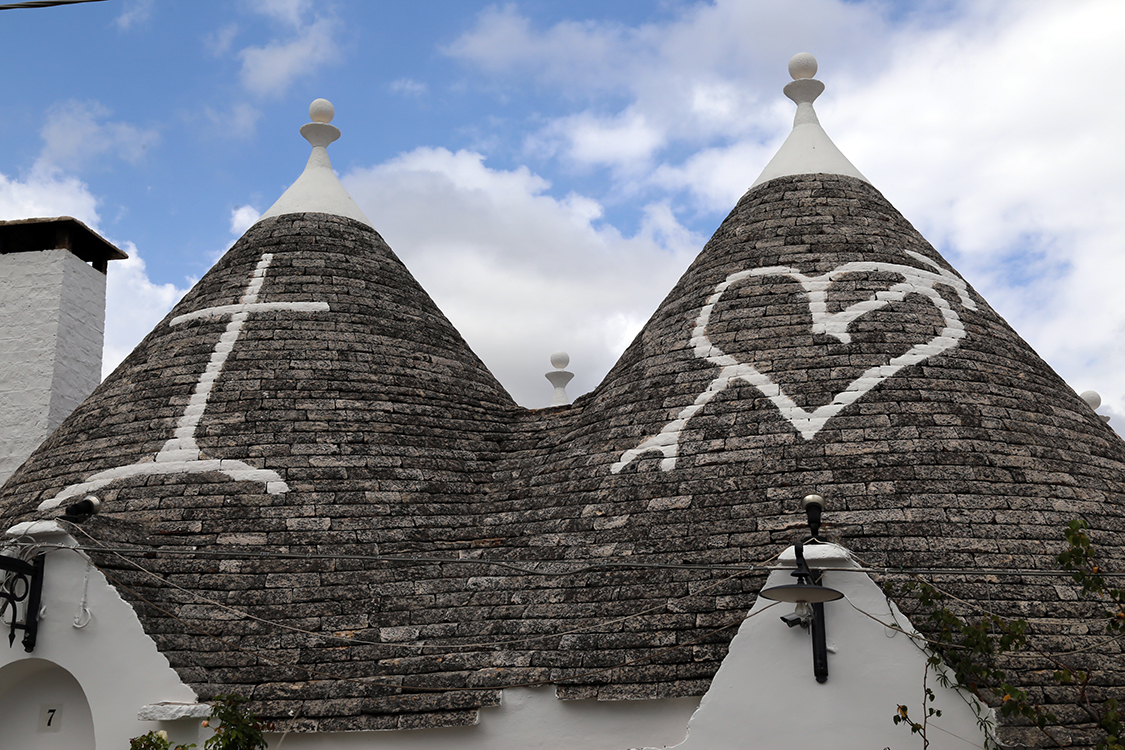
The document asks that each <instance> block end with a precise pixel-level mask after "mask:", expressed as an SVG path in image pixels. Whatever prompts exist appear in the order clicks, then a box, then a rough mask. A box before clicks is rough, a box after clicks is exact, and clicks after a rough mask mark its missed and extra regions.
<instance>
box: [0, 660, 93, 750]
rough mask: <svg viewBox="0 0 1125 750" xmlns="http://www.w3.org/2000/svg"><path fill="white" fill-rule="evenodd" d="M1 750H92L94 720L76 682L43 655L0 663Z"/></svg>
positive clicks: (80, 687) (84, 695)
mask: <svg viewBox="0 0 1125 750" xmlns="http://www.w3.org/2000/svg"><path fill="white" fill-rule="evenodd" d="M0 708H2V710H3V712H4V720H3V731H0V750H59V748H67V750H94V720H93V717H92V716H91V714H90V703H89V702H88V701H87V700H86V694H85V693H84V692H83V691H82V686H81V685H79V684H78V680H76V679H74V677H73V676H71V674H70V672H67V671H66V670H65V669H63V668H62V667H60V666H58V665H57V664H55V663H53V662H49V661H47V660H45V659H21V660H20V661H17V662H13V663H11V664H8V665H7V666H5V667H0Z"/></svg>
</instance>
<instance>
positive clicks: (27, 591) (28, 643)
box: [0, 554, 46, 653]
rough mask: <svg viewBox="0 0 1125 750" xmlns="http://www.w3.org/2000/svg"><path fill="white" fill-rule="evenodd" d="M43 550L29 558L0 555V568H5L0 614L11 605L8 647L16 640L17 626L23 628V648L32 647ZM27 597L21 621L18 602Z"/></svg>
mask: <svg viewBox="0 0 1125 750" xmlns="http://www.w3.org/2000/svg"><path fill="white" fill-rule="evenodd" d="M45 557H46V555H45V554H42V555H38V556H36V557H35V558H34V559H33V560H32V561H31V562H26V561H24V560H20V559H19V558H16V557H7V556H5V555H0V570H3V571H4V578H3V581H2V582H0V599H2V600H3V602H2V603H0V615H3V613H4V612H6V611H7V610H8V608H9V607H11V610H12V614H11V617H12V623H11V626H10V627H9V629H8V647H9V648H10V647H12V646H14V645H15V643H16V630H17V629H19V630H23V640H22V641H21V643H23V650H24V651H27V652H28V653H31V652H32V651H34V650H35V637H36V635H37V634H38V632H39V604H40V600H41V598H42V594H43V560H44V558H45ZM23 601H26V605H25V606H24V614H23V622H20V621H19V618H18V605H19V603H20V602H23Z"/></svg>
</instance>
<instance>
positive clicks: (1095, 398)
mask: <svg viewBox="0 0 1125 750" xmlns="http://www.w3.org/2000/svg"><path fill="white" fill-rule="evenodd" d="M1078 397H1079V398H1080V399H1082V400H1083V401H1085V402H1086V403H1087V404H1089V405H1090V408H1091V409H1097V408H1098V407H1099V406H1101V405H1102V397H1101V396H1100V395H1099V394H1098V392H1097V391H1082V393H1080V394H1078Z"/></svg>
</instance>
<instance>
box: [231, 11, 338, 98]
mask: <svg viewBox="0 0 1125 750" xmlns="http://www.w3.org/2000/svg"><path fill="white" fill-rule="evenodd" d="M338 29H339V24H338V23H337V22H336V21H335V20H334V19H332V18H327V17H325V18H317V19H316V20H315V21H313V22H311V23H309V24H303V23H300V21H299V19H298V23H297V24H296V35H295V36H292V37H290V38H288V39H277V40H274V41H272V42H270V43H269V44H266V45H263V46H259V47H247V48H245V49H243V50H241V51H240V52H239V53H238V57H239V59H241V61H242V70H241V72H240V76H241V79H242V85H243V86H244V87H245V88H246V89H247V90H248V91H250V92H252V93H254V94H255V95H257V96H277V95H280V94H283V93H284V92H285V91H286V89H288V88H289V86H290V85H291V84H292V83H293V81H294V80H296V79H297V78H300V77H302V76H306V75H310V74H312V73H314V72H316V70H317V69H318V68H320V66H322V65H325V64H328V63H332V62H335V61H336V60H338V59H339V58H340V49H339V45H338V42H337V40H336V33H337V31H338Z"/></svg>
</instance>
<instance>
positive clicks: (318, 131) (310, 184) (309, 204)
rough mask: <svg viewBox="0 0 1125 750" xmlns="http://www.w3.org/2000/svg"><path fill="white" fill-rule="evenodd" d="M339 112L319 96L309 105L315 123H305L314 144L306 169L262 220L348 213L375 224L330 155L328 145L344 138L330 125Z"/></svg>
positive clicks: (304, 132) (303, 129)
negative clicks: (347, 187) (346, 185)
mask: <svg viewBox="0 0 1125 750" xmlns="http://www.w3.org/2000/svg"><path fill="white" fill-rule="evenodd" d="M335 114H336V111H335V109H333V107H332V104H331V103H330V102H329V101H327V100H326V99H317V100H316V101H314V102H313V103H312V104H311V105H310V106H309V118H310V119H312V122H310V123H307V124H305V125H302V126H301V135H302V136H304V137H305V140H307V141H308V142H309V143H310V144H311V145H312V153H311V154H310V155H309V161H308V163H307V164H305V171H304V172H302V173H301V176H300V177H298V178H297V181H296V182H294V183H293V184H292V185H290V186H289V189H288V190H286V191H285V192H284V193H283V194H282V195H281V197H280V198H278V199H277V203H274V204H273V205H272V206H271V207H270V208H269V210H267V211H266V212H265V213H264V214H262V216H261V218H260V219H259V221H261V219H266V218H269V217H271V216H282V215H284V214H298V213H304V212H306V211H315V212H317V213H323V214H335V215H337V216H346V217H348V218H349V219H355V220H356V221H362V222H363V223H364V224H366V225H368V226H371V220H370V219H368V218H367V216H366V215H365V214H364V213H363V211H362V210H360V208H359V206H357V205H356V202H355V201H354V200H352V197H351V196H350V195H348V191H347V190H345V189H344V186H343V185H342V184H340V180H339V178H337V177H336V173H335V172H334V171H333V169H332V160H331V159H329V158H328V145H329V144H330V143H332V142H333V141H335V140H336V139H337V138H339V137H340V129H339V128H337V127H336V126H335V125H330V124H329V123H331V122H332V118H333V117H334V116H335Z"/></svg>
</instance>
